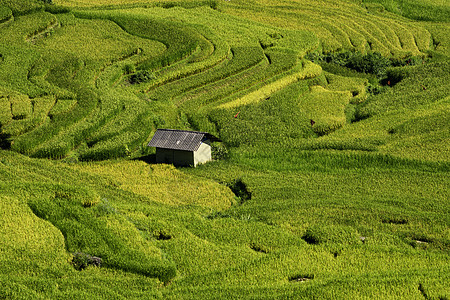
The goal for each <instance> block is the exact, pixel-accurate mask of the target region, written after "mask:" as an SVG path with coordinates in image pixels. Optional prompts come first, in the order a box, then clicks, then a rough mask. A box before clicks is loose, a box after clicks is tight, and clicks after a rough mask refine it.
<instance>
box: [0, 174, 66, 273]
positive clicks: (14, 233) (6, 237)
mask: <svg viewBox="0 0 450 300" xmlns="http://www.w3.org/2000/svg"><path fill="white" fill-rule="evenodd" d="M3 183H4V182H3ZM0 211H1V214H2V217H1V219H0V233H1V237H2V246H1V247H0V256H1V257H0V270H1V273H2V274H4V275H9V276H12V275H14V274H21V275H22V276H33V274H34V273H36V272H37V273H41V272H45V270H49V271H51V270H55V269H61V270H64V269H67V262H68V261H69V259H70V256H69V255H68V254H67V252H66V250H65V245H64V237H63V235H62V234H61V232H60V231H59V230H57V229H56V228H55V227H53V226H52V225H51V224H50V223H49V222H46V221H44V220H42V219H40V218H38V217H37V216H36V215H35V214H34V213H33V212H32V211H31V209H30V207H29V206H28V205H27V203H26V201H25V200H24V199H22V198H20V197H16V196H6V195H4V194H3V193H2V195H0ZM30 264H32V265H34V266H35V267H34V268H29V267H28V266H29V265H30Z"/></svg>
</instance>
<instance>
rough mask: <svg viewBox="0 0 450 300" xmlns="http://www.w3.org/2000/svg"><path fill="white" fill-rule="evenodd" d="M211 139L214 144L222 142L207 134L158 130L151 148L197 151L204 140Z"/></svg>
mask: <svg viewBox="0 0 450 300" xmlns="http://www.w3.org/2000/svg"><path fill="white" fill-rule="evenodd" d="M205 139H209V140H211V141H212V142H214V141H220V140H219V139H218V138H217V137H215V136H214V135H212V134H209V133H207V132H199V131H187V130H175V129H158V130H156V132H155V135H154V136H153V138H152V140H151V141H150V143H148V146H149V147H157V148H165V149H174V150H186V151H197V150H198V148H199V147H200V145H201V143H202V141H203V140H205Z"/></svg>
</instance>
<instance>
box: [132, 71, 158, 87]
mask: <svg viewBox="0 0 450 300" xmlns="http://www.w3.org/2000/svg"><path fill="white" fill-rule="evenodd" d="M155 78H156V76H155V74H153V73H152V72H149V71H147V70H141V71H138V72H136V73H135V74H133V75H131V76H130V79H129V81H130V83H131V84H138V83H143V82H148V81H150V80H154V79H155Z"/></svg>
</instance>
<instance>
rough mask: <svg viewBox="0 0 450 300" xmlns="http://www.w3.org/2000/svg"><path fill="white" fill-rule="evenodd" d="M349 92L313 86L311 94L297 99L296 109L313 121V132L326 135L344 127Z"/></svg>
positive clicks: (349, 96) (349, 97)
mask: <svg viewBox="0 0 450 300" xmlns="http://www.w3.org/2000/svg"><path fill="white" fill-rule="evenodd" d="M351 98H352V94H351V92H350V91H330V90H326V89H324V88H323V87H321V86H313V87H312V88H311V92H310V93H309V94H307V95H305V96H303V97H301V98H300V99H299V102H298V107H296V109H300V110H302V111H303V112H304V113H305V115H306V117H307V118H309V119H311V120H313V121H314V122H315V124H314V125H313V126H312V127H313V130H314V131H315V132H316V133H317V134H319V135H323V134H327V133H329V132H332V131H334V130H336V129H338V128H340V127H342V126H344V125H345V123H346V121H347V119H346V115H345V107H346V106H347V105H348V104H349V103H350V100H351Z"/></svg>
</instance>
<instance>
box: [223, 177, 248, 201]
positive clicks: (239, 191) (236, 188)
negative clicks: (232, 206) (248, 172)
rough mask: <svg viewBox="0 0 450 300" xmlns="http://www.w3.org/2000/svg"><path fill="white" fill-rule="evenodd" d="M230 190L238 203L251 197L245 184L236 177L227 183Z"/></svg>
mask: <svg viewBox="0 0 450 300" xmlns="http://www.w3.org/2000/svg"><path fill="white" fill-rule="evenodd" d="M227 186H228V187H229V188H230V189H231V191H232V192H233V193H234V194H235V195H236V197H238V198H239V200H240V203H241V204H242V203H244V202H245V201H248V200H250V199H251V198H252V193H251V192H250V191H249V190H248V189H247V185H246V184H245V183H244V182H243V181H242V179H240V178H238V179H235V180H233V181H232V182H231V183H229V184H227Z"/></svg>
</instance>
